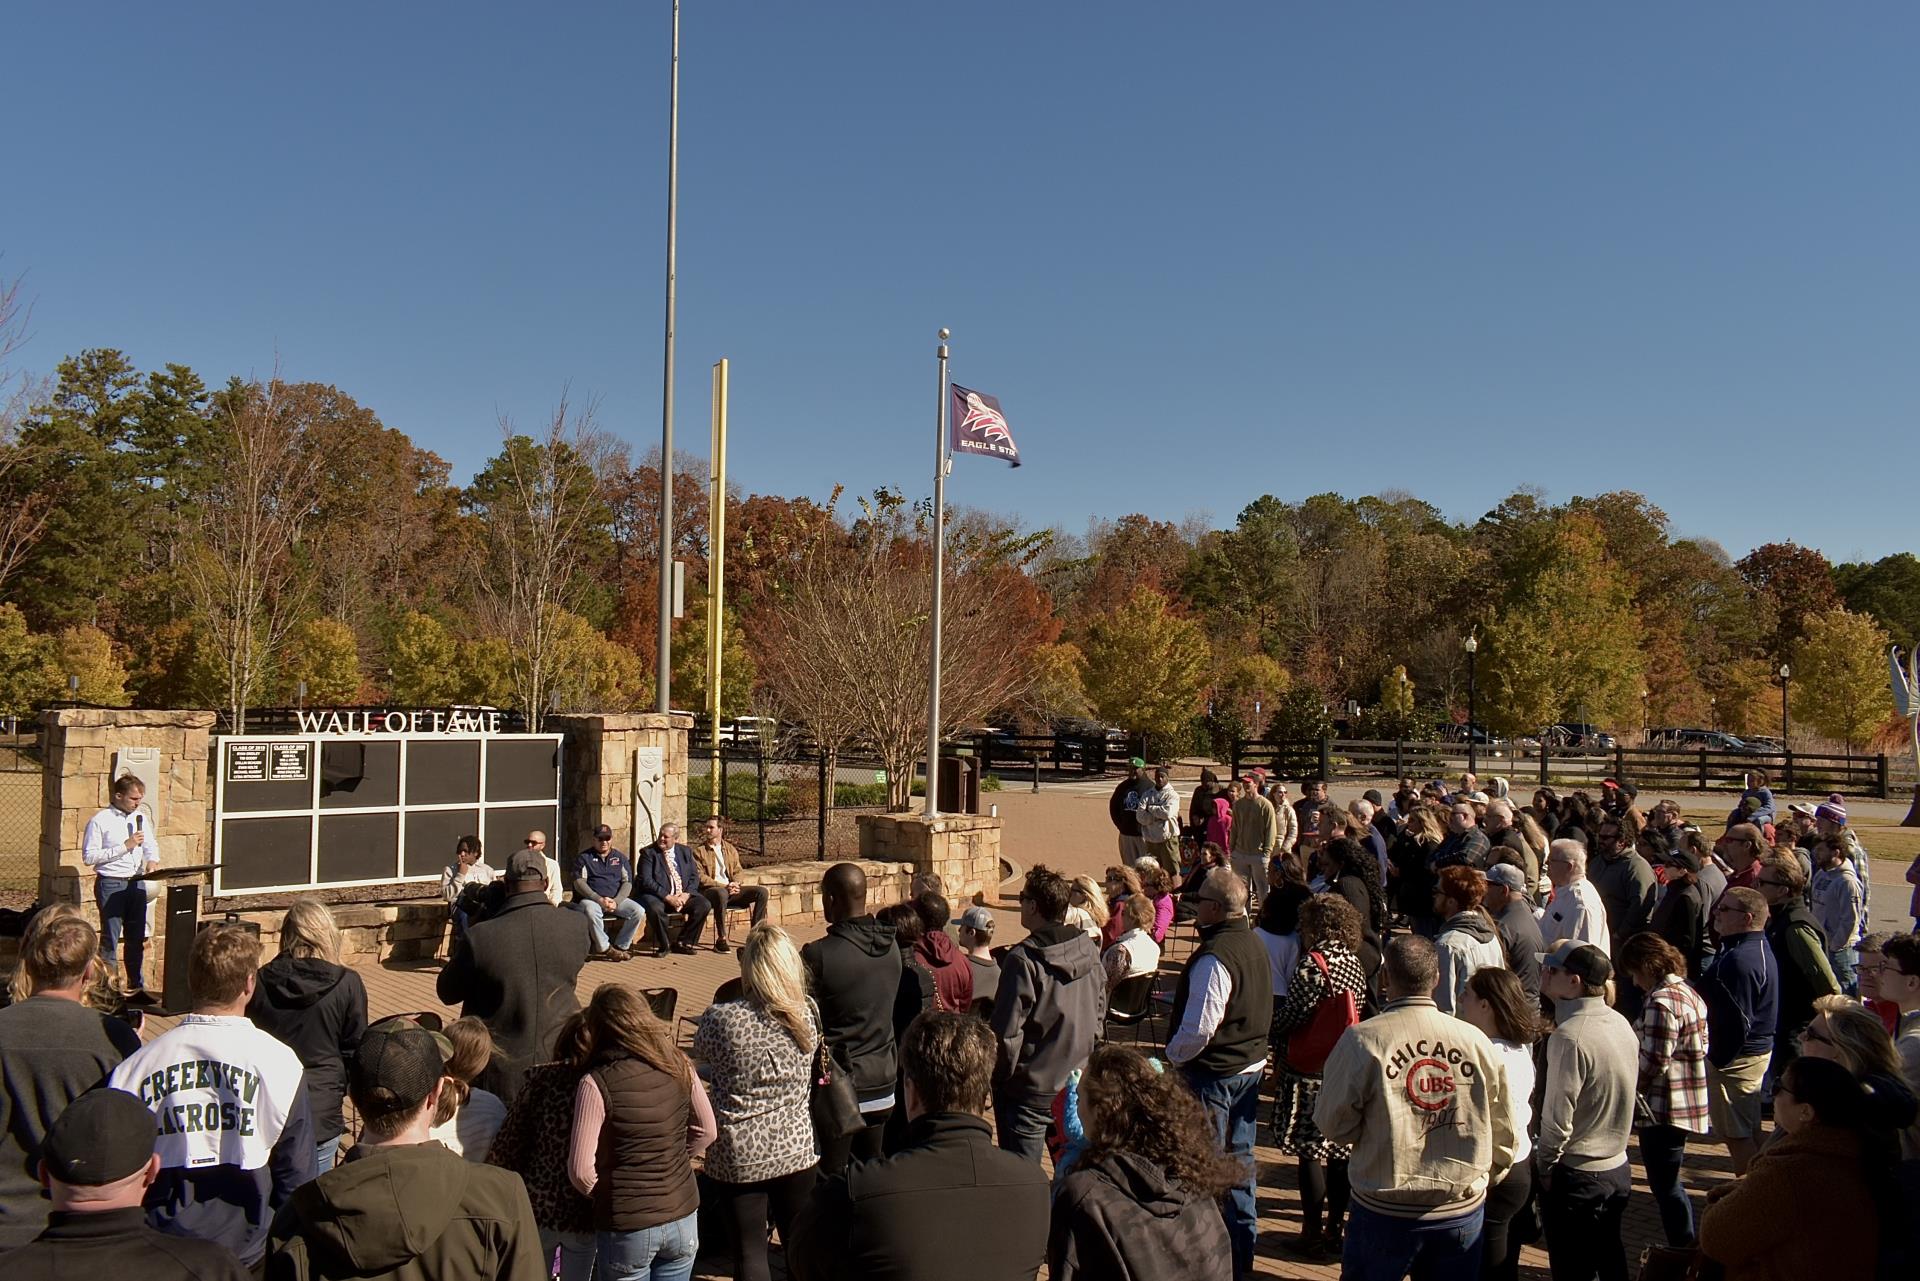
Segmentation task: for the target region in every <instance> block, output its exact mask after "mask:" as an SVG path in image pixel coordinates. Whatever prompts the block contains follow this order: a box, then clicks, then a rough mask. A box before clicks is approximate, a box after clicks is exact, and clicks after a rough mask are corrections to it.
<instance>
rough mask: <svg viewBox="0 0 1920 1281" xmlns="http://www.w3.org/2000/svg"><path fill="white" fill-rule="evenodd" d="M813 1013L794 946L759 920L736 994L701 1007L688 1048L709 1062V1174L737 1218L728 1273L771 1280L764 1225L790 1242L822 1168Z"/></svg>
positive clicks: (745, 1280)
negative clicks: (816, 1130)
mask: <svg viewBox="0 0 1920 1281" xmlns="http://www.w3.org/2000/svg"><path fill="white" fill-rule="evenodd" d="M819 1042H820V1023H819V1014H818V1012H817V1011H816V1010H815V1009H814V1008H813V1003H812V1001H810V1000H809V999H808V998H807V972H806V969H805V967H804V966H803V965H802V964H801V962H800V949H799V948H798V947H796V946H794V942H793V939H792V937H791V936H790V935H788V933H787V932H786V931H785V930H783V929H781V928H780V927H779V926H777V925H773V924H770V923H767V922H762V923H761V924H759V925H756V926H754V927H753V929H752V931H751V932H750V933H749V934H748V935H747V941H746V944H745V945H744V946H743V947H742V948H741V949H740V998H739V999H738V1000H734V1001H721V1002H719V1003H718V1004H715V1005H711V1006H709V1007H707V1012H706V1014H705V1015H703V1016H702V1017H701V1019H700V1027H699V1030H698V1031H696V1032H695V1033H694V1035H693V1054H694V1057H695V1058H696V1059H698V1060H699V1061H700V1062H701V1063H702V1064H703V1065H704V1066H705V1068H706V1070H707V1081H708V1090H709V1093H710V1095H711V1098H712V1100H713V1114H714V1120H715V1122H716V1124H717V1127H718V1131H719V1132H718V1134H717V1135H716V1137H715V1138H714V1141H713V1146H712V1147H710V1148H708V1149H707V1167H706V1179H707V1181H708V1183H709V1184H711V1185H713V1186H715V1187H716V1188H717V1189H718V1190H719V1191H721V1192H722V1194H723V1195H724V1196H725V1197H726V1199H727V1203H728V1205H729V1207H730V1208H731V1211H732V1216H733V1219H732V1221H733V1227H734V1232H733V1275H734V1276H735V1277H736V1278H737V1279H738V1281H767V1277H768V1275H769V1272H768V1267H767V1223H768V1221H769V1219H771V1221H772V1223H773V1225H774V1227H775V1228H777V1229H778V1230H779V1232H780V1239H781V1240H782V1241H783V1242H784V1241H786V1240H787V1234H788V1232H789V1231H790V1230H791V1227H792V1224H793V1218H794V1215H795V1214H797V1213H798V1212H799V1210H800V1207H801V1206H803V1205H805V1204H806V1202H807V1197H808V1195H809V1194H810V1193H811V1192H812V1191H813V1183H814V1179H815V1177H816V1176H817V1175H818V1173H819V1165H820V1155H819V1152H818V1151H817V1150H816V1148H815V1147H814V1138H813V1121H812V1118H811V1116H810V1114H809V1113H808V1110H807V1098H808V1093H809V1091H810V1089H811V1087H812V1082H813V1072H812V1067H813V1053H814V1049H815V1047H816V1046H817V1045H818V1044H819Z"/></svg>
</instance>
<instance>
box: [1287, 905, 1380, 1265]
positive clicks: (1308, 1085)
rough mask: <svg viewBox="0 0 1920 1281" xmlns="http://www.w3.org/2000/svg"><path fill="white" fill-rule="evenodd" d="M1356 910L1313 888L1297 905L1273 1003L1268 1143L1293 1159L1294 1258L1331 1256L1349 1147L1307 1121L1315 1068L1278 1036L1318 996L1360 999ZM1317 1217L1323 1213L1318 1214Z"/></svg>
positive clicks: (1335, 1250) (1314, 1095)
mask: <svg viewBox="0 0 1920 1281" xmlns="http://www.w3.org/2000/svg"><path fill="white" fill-rule="evenodd" d="M1360 939H1361V922H1360V913H1359V911H1358V910H1356V909H1355V908H1354V906H1353V904H1351V903H1349V902H1348V901H1347V900H1346V899H1345V898H1343V897H1341V896H1340V895H1338V894H1316V895H1315V896H1314V897H1313V898H1311V899H1309V900H1308V901H1307V902H1305V903H1303V904H1301V906H1300V961H1299V964H1298V965H1296V966H1295V967H1294V971H1293V977H1292V979H1291V980H1290V981H1289V982H1288V984H1287V995H1286V996H1285V998H1284V999H1282V1000H1280V1001H1277V1002H1275V1009H1274V1012H1273V1042H1274V1057H1275V1060H1276V1061H1277V1064H1278V1066H1279V1071H1280V1085H1279V1089H1278V1091H1277V1092H1276V1093H1275V1095H1274V1102H1273V1133H1274V1143H1275V1145H1276V1146H1277V1147H1279V1149H1280V1150H1281V1151H1282V1152H1288V1153H1291V1154H1293V1155H1294V1156H1296V1157H1298V1158H1299V1160H1300V1207H1301V1218H1302V1220H1303V1224H1304V1226H1303V1227H1302V1229H1301V1233H1300V1241H1299V1243H1298V1244H1297V1245H1296V1246H1295V1247H1294V1250H1295V1252H1296V1254H1298V1255H1299V1256H1300V1257H1304V1258H1311V1259H1338V1258H1339V1257H1340V1225H1341V1220H1342V1219H1343V1218H1345V1217H1346V1212H1347V1198H1348V1195H1349V1187H1348V1183H1347V1159H1348V1158H1349V1157H1350V1156H1352V1155H1353V1149H1352V1148H1350V1147H1343V1146H1342V1145H1340V1144H1338V1143H1332V1142H1329V1141H1328V1140H1327V1138H1326V1136H1324V1135H1322V1134H1321V1133H1320V1127H1319V1126H1317V1125H1315V1124H1314V1123H1313V1105H1314V1102H1315V1100H1317V1099H1318V1098H1319V1097H1320V1082H1321V1075H1320V1074H1319V1073H1318V1072H1301V1071H1296V1070H1295V1069H1294V1068H1293V1067H1291V1066H1290V1065H1289V1064H1288V1063H1287V1055H1286V1040H1287V1036H1288V1034H1289V1033H1295V1032H1300V1031H1302V1030H1304V1029H1305V1028H1306V1027H1307V1025H1308V1024H1310V1023H1311V1022H1312V1021H1313V1015H1314V1011H1315V1010H1316V1009H1318V1008H1319V1007H1320V1003H1321V1002H1322V1001H1325V1000H1327V999H1328V998H1329V997H1337V996H1339V995H1340V994H1341V993H1343V992H1345V993H1349V994H1351V995H1352V997H1353V1002H1354V1007H1355V1009H1356V1010H1364V1009H1365V1008H1366V1003H1367V972H1366V966H1365V965H1364V963H1363V962H1362V961H1361V959H1360V957H1359V954H1358V950H1359V947H1360ZM1323 1216H1324V1220H1323Z"/></svg>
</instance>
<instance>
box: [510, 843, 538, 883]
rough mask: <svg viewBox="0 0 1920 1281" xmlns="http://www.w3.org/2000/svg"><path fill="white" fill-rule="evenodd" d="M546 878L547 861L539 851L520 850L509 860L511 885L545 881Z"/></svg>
mask: <svg viewBox="0 0 1920 1281" xmlns="http://www.w3.org/2000/svg"><path fill="white" fill-rule="evenodd" d="M546 876H547V860H546V858H545V857H544V856H542V854H541V853H540V851H539V850H535V849H519V850H515V851H514V852H513V853H512V854H511V855H510V856H508V858H507V881H508V883H509V884H511V883H513V882H515V881H531V880H535V879H539V880H545V879H546Z"/></svg>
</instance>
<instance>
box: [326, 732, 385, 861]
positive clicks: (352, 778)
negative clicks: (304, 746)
mask: <svg viewBox="0 0 1920 1281" xmlns="http://www.w3.org/2000/svg"><path fill="white" fill-rule="evenodd" d="M399 803H400V744H399V743H397V742H392V743H383V742H380V741H379V740H377V739H376V740H371V741H368V742H364V743H355V742H338V743H322V744H321V745H320V808H321V809H323V810H342V809H346V810H363V809H374V808H377V807H380V806H385V805H398V804H399ZM326 841H327V835H326V830H325V829H324V828H323V829H321V833H320V850H321V853H320V861H321V879H322V880H330V879H332V878H330V877H328V876H327V875H326Z"/></svg>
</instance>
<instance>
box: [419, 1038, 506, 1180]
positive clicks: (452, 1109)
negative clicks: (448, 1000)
mask: <svg viewBox="0 0 1920 1281" xmlns="http://www.w3.org/2000/svg"><path fill="white" fill-rule="evenodd" d="M444 1035H445V1036H446V1038H447V1042H448V1043H449V1044H450V1045H452V1046H453V1053H452V1054H450V1055H448V1056H447V1063H446V1077H445V1080H444V1081H443V1082H442V1083H441V1086H440V1102H439V1105H438V1106H437V1107H435V1109H434V1112H433V1129H432V1130H430V1131H428V1134H427V1137H428V1138H433V1139H438V1140H440V1142H442V1143H444V1144H446V1145H447V1147H448V1148H449V1149H450V1150H452V1151H454V1152H457V1153H459V1154H460V1155H461V1156H463V1157H465V1158H467V1160H469V1161H484V1160H486V1159H487V1149H488V1148H490V1147H492V1146H493V1136H494V1135H496V1134H498V1133H499V1132H500V1123H501V1122H502V1121H505V1120H506V1119H507V1105H506V1104H505V1103H504V1102H502V1101H501V1098H500V1096H499V1095H497V1094H495V1093H494V1092H493V1091H492V1090H476V1089H474V1088H473V1079H474V1078H475V1077H477V1076H479V1075H480V1073H481V1072H482V1071H484V1070H485V1069H486V1066H487V1064H488V1063H489V1062H491V1061H492V1059H493V1033H491V1032H489V1031H488V1030H487V1025H486V1024H485V1023H484V1022H482V1021H481V1020H479V1019H476V1018H474V1017H472V1016H471V1015H469V1016H468V1017H466V1018H461V1019H455V1020H454V1021H453V1022H451V1023H449V1024H447V1028H446V1032H445V1033H444Z"/></svg>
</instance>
